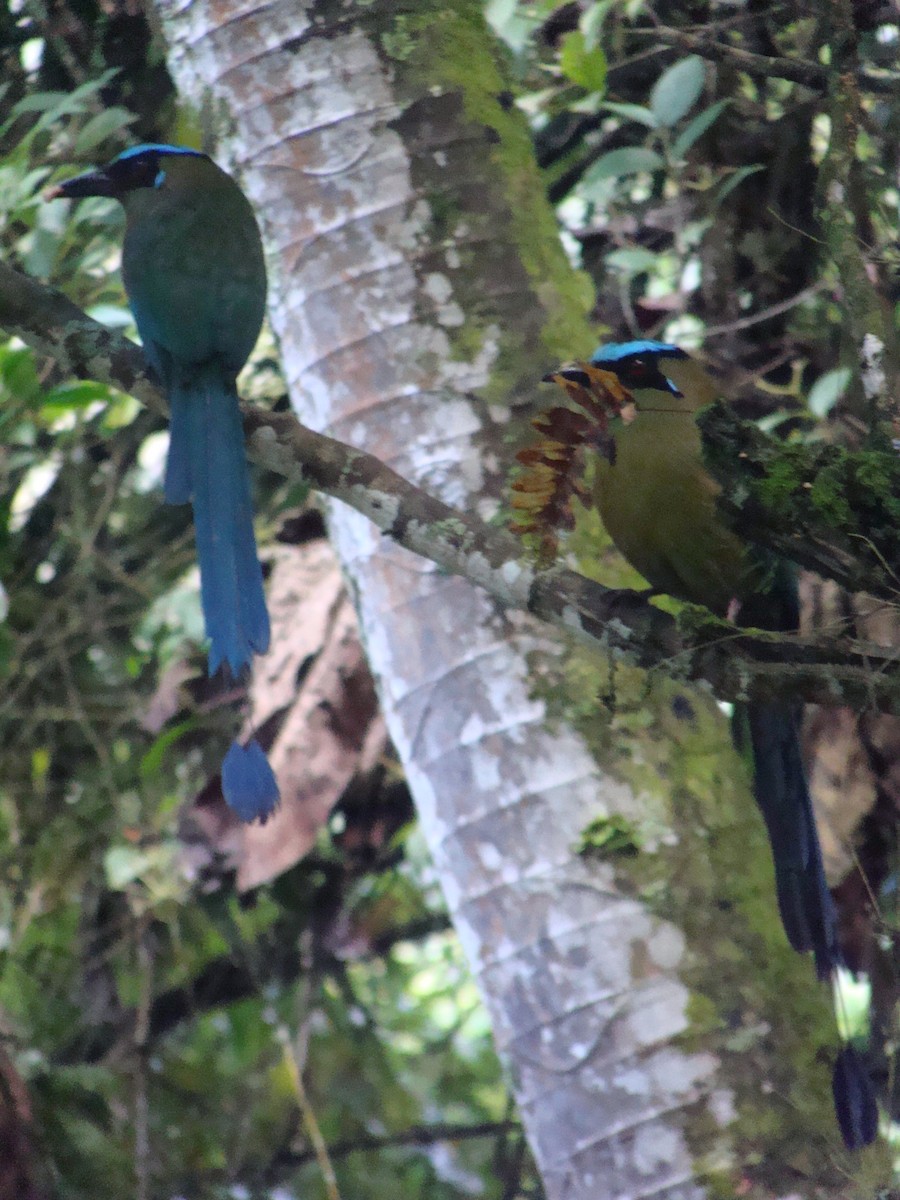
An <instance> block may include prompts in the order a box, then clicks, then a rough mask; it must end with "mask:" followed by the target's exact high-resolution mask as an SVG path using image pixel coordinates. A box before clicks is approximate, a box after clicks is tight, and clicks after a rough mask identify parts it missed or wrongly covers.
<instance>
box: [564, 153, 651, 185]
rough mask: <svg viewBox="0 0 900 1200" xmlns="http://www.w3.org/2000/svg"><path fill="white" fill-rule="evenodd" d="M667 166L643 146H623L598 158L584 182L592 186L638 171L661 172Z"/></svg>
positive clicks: (586, 173)
mask: <svg viewBox="0 0 900 1200" xmlns="http://www.w3.org/2000/svg"><path fill="white" fill-rule="evenodd" d="M665 165H666V164H665V163H664V162H663V160H662V158H661V157H660V156H659V155H658V154H657V153H656V151H655V150H647V149H646V148H645V147H643V146H623V147H622V148H621V149H619V150H610V152H609V154H604V155H603V156H602V157H601V158H598V159H597V161H596V162H595V163H594V165H593V166H592V167H591V168H590V169H589V170H588V171H586V172H585V175H584V179H583V181H582V182H583V184H584V185H585V186H590V185H591V184H592V183H598V182H599V181H600V180H601V179H616V178H618V177H619V176H621V175H634V174H635V173H636V172H637V171H659V170H661V169H662V168H663V167H664V166H665Z"/></svg>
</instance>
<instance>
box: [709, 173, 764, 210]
mask: <svg viewBox="0 0 900 1200" xmlns="http://www.w3.org/2000/svg"><path fill="white" fill-rule="evenodd" d="M762 170H764V167H763V165H762V163H755V164H754V165H753V166H752V167H739V168H738V170H737V171H735V173H734V174H733V175H731V176H730V177H729V178H728V179H726V180H725V182H724V183H723V184H722V186H721V187H720V188H719V193H718V195H717V196H716V204H721V203H722V201H723V200H724V199H725V197H726V196H730V195H731V193H732V192H733V191H734V189H735V188H736V187H737V186H738V185H739V184H741V183H743V182H744V180H745V179H746V178H747V177H748V176H750V175H755V174H756V173H757V172H758V171H762Z"/></svg>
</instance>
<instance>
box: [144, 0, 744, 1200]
mask: <svg viewBox="0 0 900 1200" xmlns="http://www.w3.org/2000/svg"><path fill="white" fill-rule="evenodd" d="M396 7H397V6H396V5H391V4H387V3H379V2H377V0H376V2H375V3H367V4H357V5H354V4H336V3H335V4H331V3H319V4H306V5H303V4H299V3H297V2H296V0H288V2H283V0H275V2H274V3H267V4H254V3H250V2H248V0H196V2H194V3H183V2H181V0H162V2H161V3H160V5H159V8H160V12H161V14H162V18H163V25H164V30H165V33H166V37H167V39H168V41H169V45H170V50H171V55H170V64H171V67H172V70H173V73H174V75H175V78H176V82H177V84H178V86H179V88H180V89H181V91H182V93H183V95H184V96H185V97H186V98H187V99H189V100H191V101H192V102H194V103H198V102H202V103H203V105H204V106H205V107H206V108H207V109H208V110H210V111H212V112H214V113H216V114H219V115H220V116H221V120H220V121H219V122H218V124H219V125H220V127H221V130H222V132H223V134H224V139H223V141H222V142H221V143H220V144H219V146H218V147H217V153H218V156H219V158H220V159H222V160H223V161H226V160H225V158H224V152H225V151H226V150H227V153H228V154H230V156H231V163H230V165H231V166H232V167H233V168H236V170H237V173H238V175H239V178H240V179H241V181H242V183H243V185H244V187H245V190H246V191H247V194H248V195H249V197H250V199H251V201H252V202H253V204H254V206H255V208H256V210H257V212H258V214H259V216H260V219H261V223H262V225H263V227H264V234H265V239H266V242H267V246H268V250H269V255H270V260H269V261H270V272H271V284H270V297H269V299H270V312H271V317H272V321H273V323H274V326H275V329H276V332H277V334H278V337H279V339H280V342H281V348H282V352H283V361H284V368H285V372H286V376H287V379H288V382H289V386H290V391H291V397H292V401H293V404H294V406H295V408H296V411H297V413H298V415H299V416H300V419H301V420H302V421H304V422H305V423H306V424H309V425H312V426H314V427H315V428H317V429H320V430H323V431H327V432H329V433H330V434H332V435H334V436H336V437H339V438H341V439H344V440H346V441H348V442H350V443H352V444H354V445H357V446H360V447H363V448H365V449H366V450H369V451H371V452H373V453H375V454H377V455H378V456H380V457H381V458H383V459H384V460H385V461H386V462H388V463H389V464H390V465H391V466H393V467H394V468H395V469H397V470H399V471H401V472H402V473H404V474H407V475H408V476H410V477H411V478H414V479H415V480H416V481H418V482H419V483H421V484H422V485H424V486H425V487H427V488H428V489H429V490H432V491H434V492H435V493H437V494H439V495H440V496H441V497H442V498H443V499H444V500H446V501H448V502H450V503H452V504H454V505H456V506H458V507H460V508H469V507H473V508H475V509H476V510H477V511H479V512H480V513H481V514H483V515H488V516H489V515H491V514H492V513H494V512H495V511H496V508H497V504H498V500H499V497H500V495H501V492H502V484H503V480H504V478H505V475H506V472H507V471H508V467H509V463H510V461H511V458H512V450H511V448H510V445H509V443H508V441H507V436H506V431H507V429H508V428H509V427H510V425H511V421H510V414H511V406H512V409H513V410H514V409H515V407H516V405H517V404H524V403H525V402H527V401H528V400H529V399H533V394H534V393H533V389H534V385H535V383H536V381H537V380H539V379H540V377H541V375H542V374H543V373H544V372H545V371H546V370H547V369H548V368H549V367H550V366H552V365H554V363H555V362H558V361H559V359H560V358H563V357H567V356H571V355H573V354H575V353H583V352H584V350H586V349H588V348H589V342H588V336H589V335H588V332H587V330H586V326H585V324H584V318H583V311H584V307H585V305H584V289H583V287H582V285H581V284H579V283H578V282H577V280H575V282H574V283H573V279H574V276H573V275H572V273H571V272H570V271H569V270H568V268H567V267H566V265H565V262H564V259H563V255H562V251H561V247H560V245H559V242H558V239H557V238H556V235H555V230H554V226H553V221H552V215H551V214H550V211H549V209H548V208H547V207H546V205H545V203H544V200H543V197H542V195H541V186H540V183H539V180H538V177H537V174H536V171H535V168H534V164H533V160H532V158H531V155H530V146H529V143H528V137H527V131H526V130H525V128H524V124H523V123H522V122H521V121H520V120H519V118H518V115H517V114H516V112H515V111H514V110H513V109H512V108H511V101H510V98H509V96H508V95H507V94H506V92H505V83H504V81H503V77H502V75H501V74H500V72H499V69H498V67H497V64H496V61H495V60H494V58H493V57H492V53H491V50H490V36H489V33H488V30H487V28H486V26H484V25H483V23H482V21H481V17H480V6H477V5H472V6H469V5H467V4H457V5H450V6H447V5H440V4H432V3H424V2H423V3H422V4H420V5H418V6H412V8H410V7H409V6H404V7H405V8H406V9H407V12H406V15H405V16H397V15H394V13H395V10H396ZM448 8H449V9H451V10H453V11H449V12H448V11H447V9H448ZM467 72H468V75H469V77H470V78H471V80H472V82H471V85H468V84H466V83H465V79H466V75H467ZM226 165H228V164H227V161H226ZM329 520H330V528H331V532H332V535H333V538H334V541H335V544H336V546H337V548H338V552H339V554H340V556H341V559H342V562H343V565H344V569H345V571H346V574H347V578H348V579H349V581H350V585H351V587H352V589H353V592H354V597H355V601H356V604H357V607H358V610H359V614H360V620H361V627H362V630H363V637H364V640H365V644H366V647H367V652H368V654H369V657H370V662H371V665H372V668H373V671H374V674H375V676H376V678H377V681H378V686H379V690H380V697H381V701H382V704H383V708H384V714H385V717H386V720H387V723H388V727H389V731H390V734H391V737H392V738H393V740H394V743H395V745H396V746H397V748H398V751H399V752H400V754H401V756H402V759H403V762H404V765H405V768H406V771H407V774H408V778H409V781H410V785H411V787H412V790H413V793H414V795H415V799H416V803H417V806H418V810H419V813H420V816H421V822H422V827H423V829H424V831H425V835H426V837H427V839H428V842H429V845H430V848H431V852H432V854H433V856H434V860H435V863H436V865H437V868H438V870H439V872H440V876H441V879H442V881H443V885H444V889H445V892H446V895H447V900H448V903H449V907H450V911H451V913H452V916H453V920H454V923H455V925H456V928H457V930H458V931H459V934H460V936H461V938H462V940H463V943H464V946H465V950H466V953H467V955H468V958H469V961H470V963H471V966H472V969H473V971H474V973H475V975H476V977H477V979H478V980H479V983H480V986H481V988H482V991H483V994H484V997H485V1000H486V1002H487V1004H488V1007H489V1010H490V1013H491V1016H492V1020H493V1024H494V1030H495V1036H496V1042H497V1045H498V1048H499V1050H500V1053H501V1054H502V1055H503V1056H504V1058H505V1060H506V1061H507V1063H508V1064H509V1066H510V1068H511V1072H512V1080H513V1085H514V1088H515V1093H516V1097H517V1100H518V1103H519V1107H520V1110H521V1113H522V1117H523V1119H524V1121H525V1124H526V1127H527V1130H528V1134H529V1138H530V1141H531V1144H532V1147H533V1149H534V1152H535V1155H536V1158H537V1160H538V1164H539V1167H540V1169H541V1171H542V1173H543V1177H544V1179H545V1182H546V1188H547V1194H548V1196H549V1197H551V1198H552V1200H562V1198H566V1200H602V1198H603V1197H607V1196H609V1197H612V1196H615V1197H650V1196H653V1197H658V1198H661V1200H689V1198H690V1200H695V1198H697V1197H700V1196H702V1195H705V1194H706V1193H705V1189H704V1188H703V1187H702V1186H701V1185H700V1184H699V1183H698V1182H697V1176H696V1167H695V1163H694V1159H693V1156H692V1154H691V1152H690V1150H689V1147H688V1139H687V1137H686V1136H685V1132H684V1120H685V1114H686V1112H687V1110H688V1109H692V1111H693V1112H694V1113H695V1114H696V1113H697V1112H698V1111H701V1112H703V1113H704V1114H705V1117H704V1128H705V1129H706V1131H707V1136H708V1141H707V1146H706V1149H707V1151H708V1152H709V1153H710V1154H715V1153H716V1146H717V1143H718V1140H719V1137H720V1131H721V1130H722V1128H723V1126H724V1125H725V1124H727V1122H728V1120H729V1118H730V1112H731V1107H730V1102H729V1099H728V1094H727V1090H726V1089H724V1088H723V1087H722V1085H721V1084H717V1082H716V1080H715V1077H714V1072H715V1068H716V1059H715V1058H714V1057H713V1056H712V1055H711V1054H707V1053H697V1052H690V1051H688V1050H686V1049H684V1048H682V1047H681V1046H679V1045H678V1044H677V1041H676V1039H678V1038H679V1035H681V1034H683V1033H684V1032H685V1031H686V1029H687V1027H688V1017H687V1002H688V990H687V988H686V986H685V984H684V983H683V981H682V980H681V979H680V978H679V968H680V967H681V966H682V965H683V959H684V939H683V936H682V933H681V931H680V930H679V929H678V928H677V927H676V926H675V925H674V924H671V923H669V922H666V921H664V920H661V919H659V918H658V917H656V916H654V915H653V914H651V913H650V911H649V910H648V909H647V908H646V906H645V905H644V904H643V903H642V902H641V901H640V900H639V899H638V898H636V897H635V896H634V895H627V894H625V892H624V891H623V889H622V888H621V887H620V886H619V885H618V883H617V879H616V875H615V871H614V869H613V867H612V866H611V865H609V864H606V863H601V864H599V865H598V864H597V863H593V862H592V863H586V862H585V861H584V860H582V859H581V858H579V857H578V856H577V855H576V854H575V852H574V849H573V848H574V846H575V844H576V842H577V840H578V837H579V833H580V832H581V830H582V829H583V827H584V826H585V825H586V824H587V823H588V822H589V821H591V820H593V819H595V818H596V817H597V816H598V815H600V814H608V815H614V814H624V815H625V816H626V817H628V818H635V817H637V816H638V814H639V803H638V800H637V798H636V797H635V795H634V794H633V793H632V792H631V791H630V790H629V789H628V788H626V787H625V786H623V785H622V784H621V783H618V782H616V781H615V780H613V779H611V778H610V777H608V776H604V775H603V774H602V773H601V772H600V771H598V768H597V765H596V763H595V762H594V760H593V758H592V756H591V755H590V754H589V753H588V751H587V749H586V747H585V745H584V744H583V743H582V741H581V740H580V738H579V737H578V736H577V735H576V733H575V732H574V731H573V730H572V729H571V728H569V727H567V726H565V725H562V724H558V725H556V726H551V725H550V724H548V722H547V719H546V713H545V709H544V705H543V703H542V702H541V701H539V700H537V699H535V698H534V696H533V692H532V686H531V682H530V680H529V676H528V671H527V667H526V663H527V661H528V657H529V654H530V653H531V652H533V651H535V650H536V649H540V650H541V651H542V652H544V653H552V648H551V647H549V646H548V645H547V644H546V641H545V639H544V637H543V635H542V634H541V632H540V631H539V630H536V628H535V627H534V626H533V625H531V624H529V623H527V622H523V621H517V620H513V619H510V618H508V617H506V616H505V615H504V614H503V613H502V612H501V611H499V609H498V608H497V607H496V606H495V605H494V604H493V603H492V602H491V601H490V600H488V599H487V598H486V597H485V596H484V595H483V594H481V593H480V592H479V591H478V590H477V589H475V588H473V587H472V586H470V585H469V584H467V583H466V582H465V581H463V580H461V579H458V578H448V577H446V576H444V575H442V574H440V573H439V572H438V571H437V570H436V569H434V568H433V567H432V566H431V565H430V564H429V563H427V562H424V561H422V560H419V559H416V558H414V557H413V556H412V555H410V554H408V553H406V552H404V551H401V550H399V549H397V548H396V547H395V546H393V545H392V544H389V543H388V542H387V541H386V540H384V539H382V538H381V537H380V536H379V535H378V534H377V533H376V532H375V531H374V530H373V528H372V527H371V526H370V525H369V524H368V523H367V522H366V521H365V520H364V519H363V518H361V517H360V516H358V515H357V514H356V513H354V512H351V511H349V510H347V509H346V508H342V507H340V506H338V505H336V504H332V505H331V506H330V508H329ZM726 1158H727V1154H726Z"/></svg>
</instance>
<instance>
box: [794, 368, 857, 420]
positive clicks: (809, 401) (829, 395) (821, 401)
mask: <svg viewBox="0 0 900 1200" xmlns="http://www.w3.org/2000/svg"><path fill="white" fill-rule="evenodd" d="M852 375H853V372H852V371H851V370H850V368H849V367H836V368H835V369H834V370H833V371H826V372H825V374H824V375H820V376H819V378H818V379H817V380H816V382H815V383H814V384H813V385H812V387H811V388H810V389H809V395H808V396H807V398H806V406H807V408H808V409H809V411H810V412H811V413H812V414H813V415H814V416H816V417H827V416H828V414H829V413H830V412H831V410H832V409H833V408H834V406H835V404H837V402H838V400H840V398H841V397H842V396H843V394H844V392H846V390H847V386H848V384H849V383H850V379H851V378H852Z"/></svg>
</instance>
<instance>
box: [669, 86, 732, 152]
mask: <svg viewBox="0 0 900 1200" xmlns="http://www.w3.org/2000/svg"><path fill="white" fill-rule="evenodd" d="M728 103H729V101H727V100H717V101H716V102H715V104H711V105H710V106H709V108H704V110H703V112H700V113H698V114H697V116H696V117H694V119H693V121H690V122H689V123H688V124H687V125H686V126H685V128H684V129H683V130H682V131H681V133H679V135H678V137H677V138H676V139H675V141H674V143H673V144H672V157H673V158H684V156H685V154H687V152H688V150H690V148H691V146H693V144H694V142H696V140H697V138H699V137H702V136H703V134H704V133H706V131H707V129H709V127H710V125H712V123H713V122H714V121H715V120H716V118H717V117H718V116H719V114H720V113H721V112H722V110H723V109H724V108H726V107H727V105H728Z"/></svg>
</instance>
